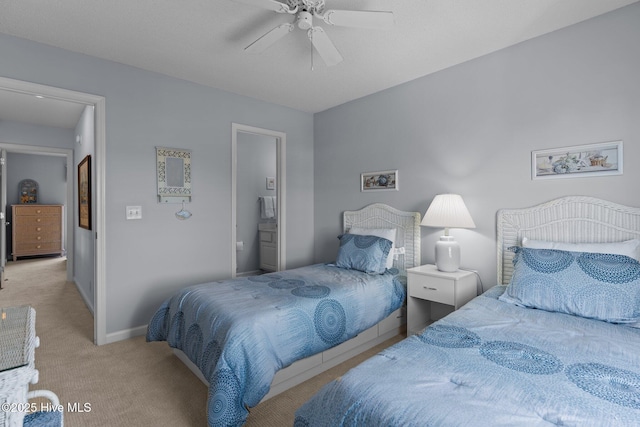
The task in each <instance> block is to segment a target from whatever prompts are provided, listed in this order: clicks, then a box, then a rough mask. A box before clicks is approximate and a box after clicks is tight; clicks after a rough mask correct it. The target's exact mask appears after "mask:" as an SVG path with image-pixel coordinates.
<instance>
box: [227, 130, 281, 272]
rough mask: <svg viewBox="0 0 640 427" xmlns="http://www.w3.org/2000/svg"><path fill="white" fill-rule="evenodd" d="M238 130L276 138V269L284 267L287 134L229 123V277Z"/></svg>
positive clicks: (233, 261)
mask: <svg viewBox="0 0 640 427" xmlns="http://www.w3.org/2000/svg"><path fill="white" fill-rule="evenodd" d="M238 132H245V133H252V134H255V135H264V136H272V137H274V138H276V157H277V159H276V174H277V175H276V182H277V183H278V184H277V188H276V197H277V200H278V209H277V210H278V228H277V230H278V271H281V270H284V269H285V268H286V265H287V263H286V253H287V252H286V225H287V221H286V206H287V204H286V187H287V179H286V164H287V161H286V152H287V149H286V147H287V134H286V133H284V132H278V131H274V130H269V129H262V128H258V127H254V126H248V125H243V124H239V123H231V277H236V263H237V255H236V236H237V235H236V225H237V224H236V212H237V206H236V202H237V187H238V183H237V176H236V174H237V171H238Z"/></svg>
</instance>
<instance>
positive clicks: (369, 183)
mask: <svg viewBox="0 0 640 427" xmlns="http://www.w3.org/2000/svg"><path fill="white" fill-rule="evenodd" d="M390 190H394V191H397V190H398V171H397V170H387V171H377V172H364V173H361V174H360V191H363V192H367V191H390Z"/></svg>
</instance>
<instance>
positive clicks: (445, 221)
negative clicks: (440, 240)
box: [420, 194, 476, 228]
mask: <svg viewBox="0 0 640 427" xmlns="http://www.w3.org/2000/svg"><path fill="white" fill-rule="evenodd" d="M420 225H425V226H428V227H441V228H476V224H475V223H474V222H473V219H472V218H471V214H469V210H468V209H467V207H466V206H465V204H464V201H463V200H462V197H461V196H460V195H458V194H438V195H437V196H436V197H434V199H433V201H432V202H431V205H429V209H427V212H426V213H425V214H424V218H422V222H421V223H420Z"/></svg>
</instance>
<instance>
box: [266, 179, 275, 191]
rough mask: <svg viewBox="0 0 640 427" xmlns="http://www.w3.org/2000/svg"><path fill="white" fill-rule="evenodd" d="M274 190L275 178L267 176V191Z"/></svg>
mask: <svg viewBox="0 0 640 427" xmlns="http://www.w3.org/2000/svg"><path fill="white" fill-rule="evenodd" d="M275 189H276V177H275V176H268V177H267V190H275Z"/></svg>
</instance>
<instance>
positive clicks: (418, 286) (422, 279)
mask: <svg viewBox="0 0 640 427" xmlns="http://www.w3.org/2000/svg"><path fill="white" fill-rule="evenodd" d="M409 296H411V297H415V298H420V299H425V300H429V301H435V302H439V303H442V304H449V305H454V303H455V288H454V286H453V283H452V282H451V280H449V279H444V278H440V277H428V276H422V275H417V274H416V275H411V280H410V286H409Z"/></svg>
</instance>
